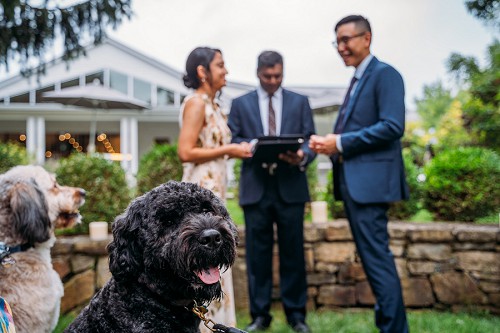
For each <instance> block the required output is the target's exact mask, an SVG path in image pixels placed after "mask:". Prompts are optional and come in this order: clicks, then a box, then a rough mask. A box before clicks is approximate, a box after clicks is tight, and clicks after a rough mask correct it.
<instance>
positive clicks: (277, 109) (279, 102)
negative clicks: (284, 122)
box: [257, 86, 283, 136]
mask: <svg viewBox="0 0 500 333" xmlns="http://www.w3.org/2000/svg"><path fill="white" fill-rule="evenodd" d="M257 95H258V96H259V108H260V119H261V120H262V128H263V129H264V134H265V135H269V94H268V93H267V92H266V91H265V90H264V89H263V88H262V87H261V86H259V87H258V88H257ZM272 103H273V110H274V114H275V120H276V135H277V136H278V135H280V133H281V117H282V114H283V89H282V88H281V87H280V88H279V89H278V90H276V92H275V93H274V94H273V98H272Z"/></svg>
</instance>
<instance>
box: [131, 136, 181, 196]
mask: <svg viewBox="0 0 500 333" xmlns="http://www.w3.org/2000/svg"><path fill="white" fill-rule="evenodd" d="M181 179H182V163H181V161H180V159H179V157H178V155H177V145H165V144H155V145H154V146H153V148H151V150H150V151H148V152H147V153H146V154H145V155H144V156H142V158H141V160H140V161H139V170H138V172H137V192H138V194H139V195H140V194H144V193H146V192H148V191H149V190H151V189H153V188H155V187H156V186H158V185H160V184H163V183H165V182H167V181H169V180H178V181H180V180H181Z"/></svg>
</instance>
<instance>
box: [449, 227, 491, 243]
mask: <svg viewBox="0 0 500 333" xmlns="http://www.w3.org/2000/svg"><path fill="white" fill-rule="evenodd" d="M453 234H454V235H455V238H456V239H457V240H458V241H460V242H473V243H488V242H495V241H496V240H497V237H498V235H500V231H499V228H498V227H497V226H495V225H491V226H481V225H468V226H459V227H457V228H455V230H453Z"/></svg>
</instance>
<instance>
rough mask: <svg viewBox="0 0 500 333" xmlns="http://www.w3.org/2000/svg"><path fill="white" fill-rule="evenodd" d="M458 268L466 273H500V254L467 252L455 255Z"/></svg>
mask: <svg viewBox="0 0 500 333" xmlns="http://www.w3.org/2000/svg"><path fill="white" fill-rule="evenodd" d="M455 256H456V258H457V262H458V267H459V268H461V269H463V270H465V271H479V272H483V273H500V253H495V252H483V251H466V252H457V253H455Z"/></svg>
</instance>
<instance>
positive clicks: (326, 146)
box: [309, 134, 339, 155]
mask: <svg viewBox="0 0 500 333" xmlns="http://www.w3.org/2000/svg"><path fill="white" fill-rule="evenodd" d="M309 148H311V149H312V150H313V151H315V152H316V153H318V154H325V155H332V154H335V153H338V152H339V151H338V149H337V134H327V135H325V136H319V135H311V137H310V138H309Z"/></svg>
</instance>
